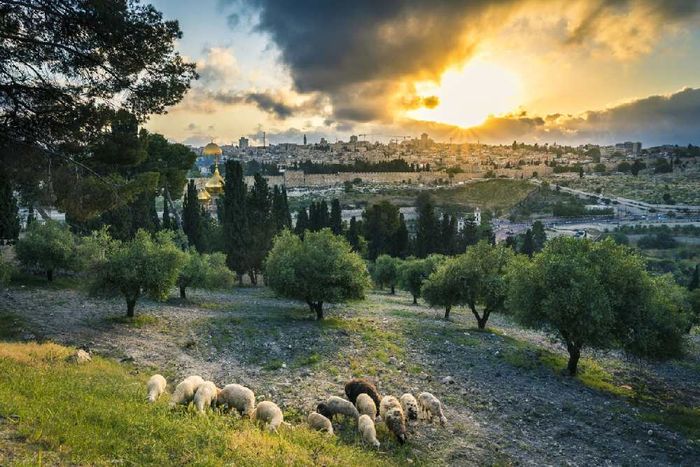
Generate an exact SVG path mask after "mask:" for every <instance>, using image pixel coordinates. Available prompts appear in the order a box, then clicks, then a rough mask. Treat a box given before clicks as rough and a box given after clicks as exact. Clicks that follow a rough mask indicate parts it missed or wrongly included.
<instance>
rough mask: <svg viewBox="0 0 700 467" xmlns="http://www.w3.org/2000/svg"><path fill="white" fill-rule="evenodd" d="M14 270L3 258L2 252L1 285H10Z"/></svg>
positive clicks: (0, 259)
mask: <svg viewBox="0 0 700 467" xmlns="http://www.w3.org/2000/svg"><path fill="white" fill-rule="evenodd" d="M13 272H14V268H13V267H12V264H10V263H9V262H8V261H5V260H4V259H3V257H2V252H0V285H7V284H9V283H10V279H11V278H12V274H13Z"/></svg>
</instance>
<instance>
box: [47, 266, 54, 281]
mask: <svg viewBox="0 0 700 467" xmlns="http://www.w3.org/2000/svg"><path fill="white" fill-rule="evenodd" d="M46 279H47V280H48V281H49V282H53V269H47V270H46Z"/></svg>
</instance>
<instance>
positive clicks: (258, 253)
mask: <svg viewBox="0 0 700 467" xmlns="http://www.w3.org/2000/svg"><path fill="white" fill-rule="evenodd" d="M254 179H255V181H254V182H253V187H252V188H251V190H250V192H249V193H248V195H247V198H246V215H247V216H248V232H247V239H246V240H247V241H246V243H247V249H246V251H245V253H246V256H247V261H246V263H247V265H248V269H247V272H248V275H249V276H250V281H251V283H252V284H257V283H258V281H257V277H258V274H259V273H260V271H261V270H262V267H263V262H264V261H265V256H266V255H267V252H268V251H269V250H270V246H271V245H272V237H273V236H274V235H275V219H274V218H273V216H272V212H271V211H272V196H271V193H270V189H269V187H268V186H267V180H265V178H264V177H263V176H262V175H260V174H259V173H257V174H255V177H254ZM239 272H240V271H239Z"/></svg>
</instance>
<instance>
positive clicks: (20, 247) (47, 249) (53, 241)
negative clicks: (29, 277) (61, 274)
mask: <svg viewBox="0 0 700 467" xmlns="http://www.w3.org/2000/svg"><path fill="white" fill-rule="evenodd" d="M15 253H16V254H17V259H18V260H19V262H20V263H21V264H22V265H23V266H25V267H27V268H37V269H40V270H42V271H45V273H46V279H47V280H48V281H49V282H51V281H53V275H54V272H55V271H56V270H58V269H71V268H72V267H73V266H74V259H75V237H74V236H73V234H72V233H71V231H70V230H69V229H68V227H67V226H66V225H62V224H59V223H58V222H56V221H51V220H49V221H47V222H46V223H44V224H40V223H39V222H33V223H31V224H30V225H29V227H28V228H27V232H26V234H25V236H24V237H23V238H21V239H19V240H18V241H17V245H16V247H15Z"/></svg>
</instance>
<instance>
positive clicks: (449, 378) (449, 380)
mask: <svg viewBox="0 0 700 467" xmlns="http://www.w3.org/2000/svg"><path fill="white" fill-rule="evenodd" d="M454 382H455V379H454V378H453V377H452V376H445V377H444V378H442V384H454Z"/></svg>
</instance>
